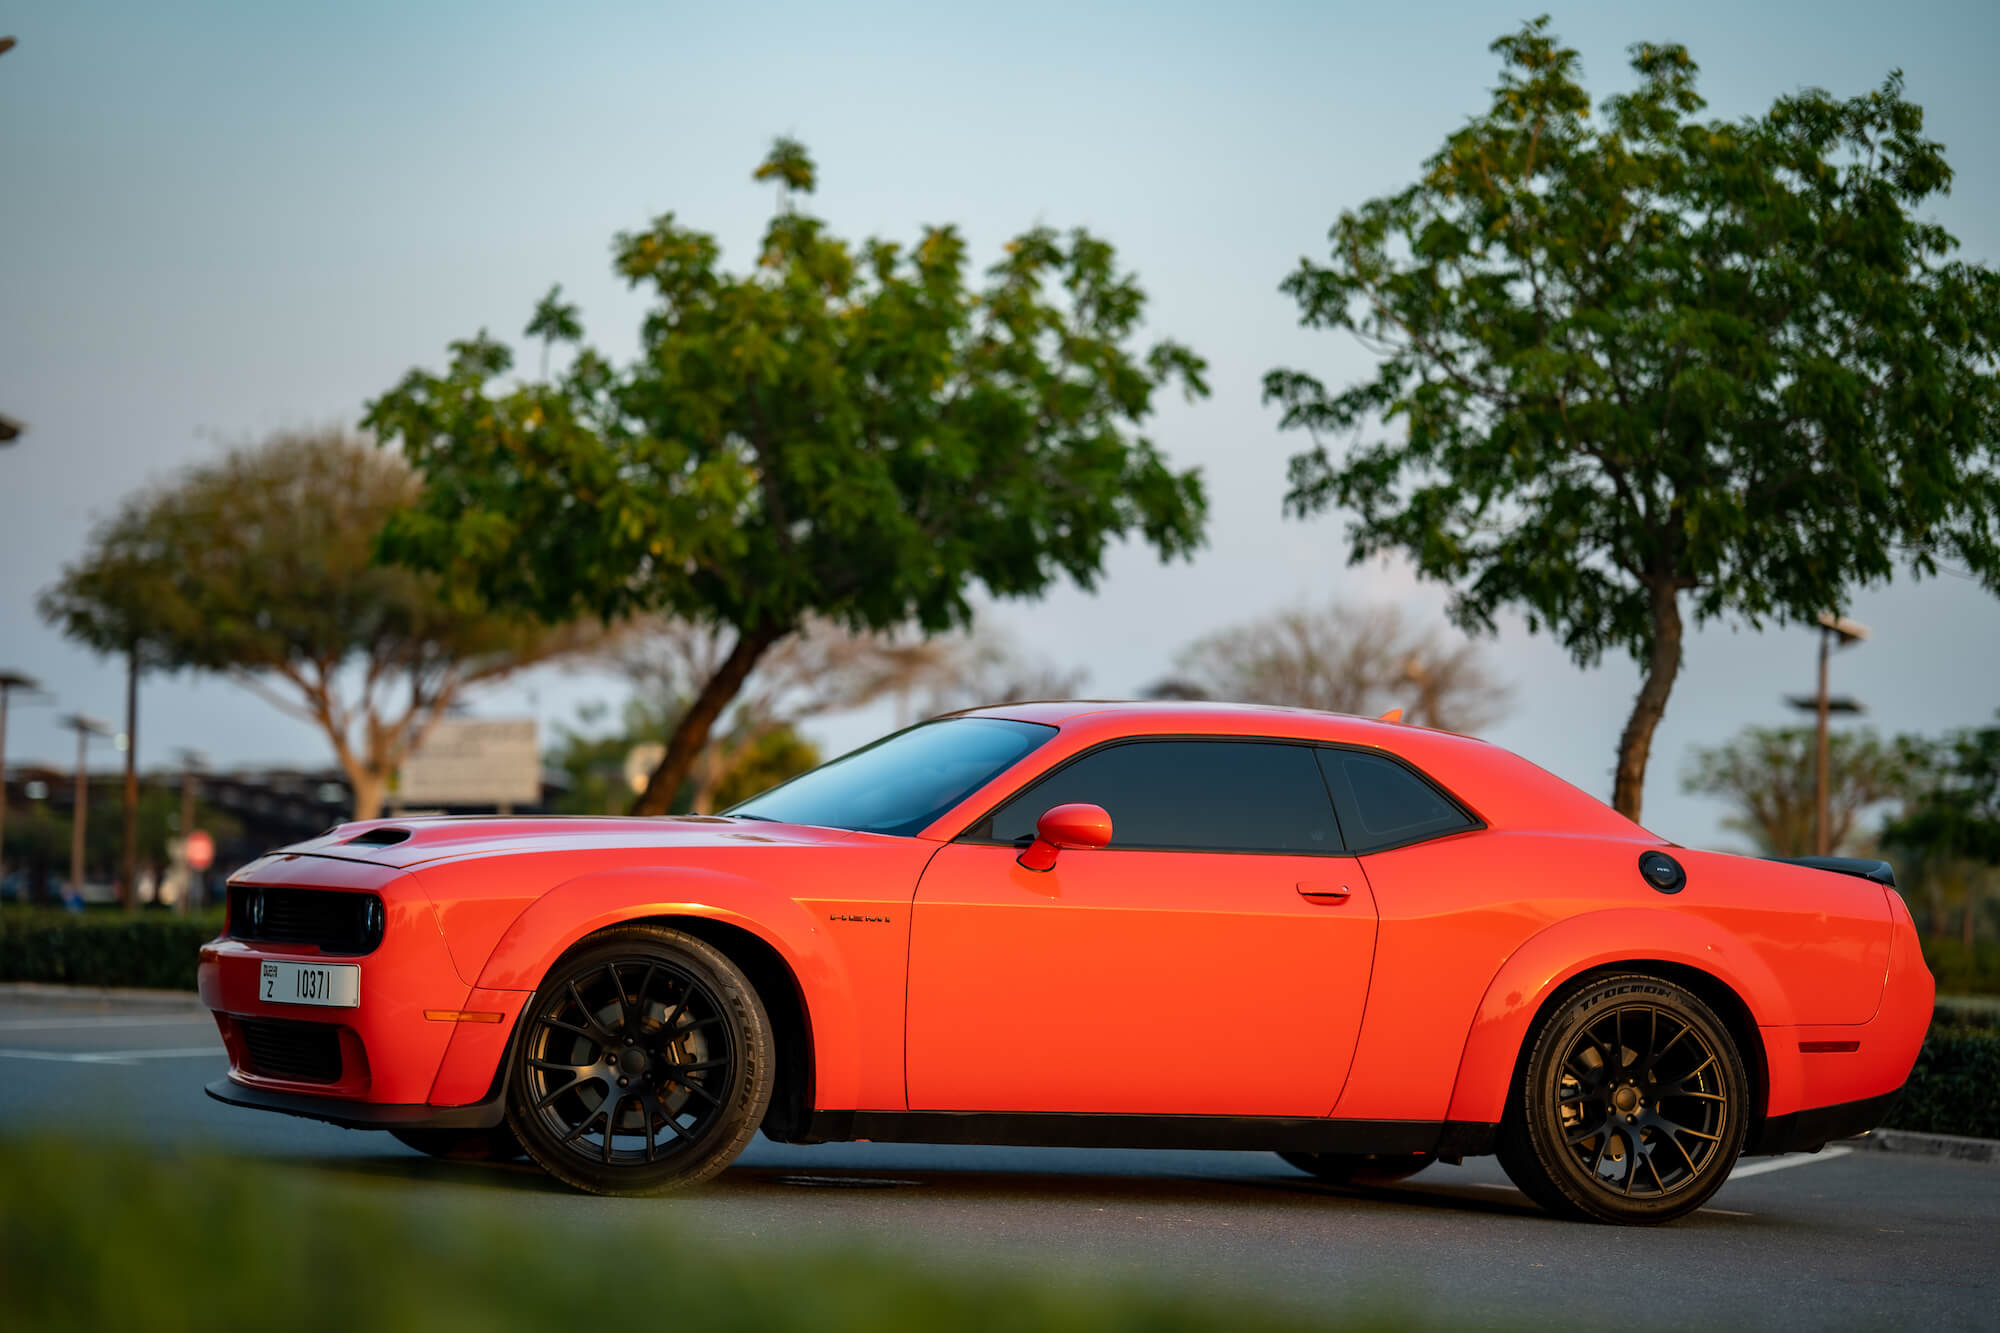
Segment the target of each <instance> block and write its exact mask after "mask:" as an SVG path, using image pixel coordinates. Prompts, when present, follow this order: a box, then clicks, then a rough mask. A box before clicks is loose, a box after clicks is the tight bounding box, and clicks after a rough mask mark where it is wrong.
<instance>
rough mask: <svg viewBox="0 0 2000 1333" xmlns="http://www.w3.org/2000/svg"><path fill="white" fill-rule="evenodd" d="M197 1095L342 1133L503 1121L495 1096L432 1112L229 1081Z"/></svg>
mask: <svg viewBox="0 0 2000 1333" xmlns="http://www.w3.org/2000/svg"><path fill="white" fill-rule="evenodd" d="M202 1091H204V1092H206V1093H207V1094H208V1095H209V1096H211V1097H213V1098H215V1100H217V1101H219V1102H227V1103H228V1104H229V1105H231V1106H242V1107H247V1108H249V1109H250V1110H253V1111H276V1112H278V1113H279V1114H281V1115H296V1116H304V1117H305V1118H306V1119H307V1120H324V1121H325V1122H326V1123H327V1124H329V1125H341V1126H343V1127H345V1128H347V1129H492V1128H493V1127H494V1126H496V1125H498V1124H499V1123H500V1122H501V1121H502V1120H505V1119H506V1118H507V1112H506V1109H505V1107H504V1105H503V1104H502V1101H501V1098H500V1097H499V1096H498V1095H495V1096H493V1097H489V1098H487V1099H486V1100H485V1101H482V1102H474V1103H473V1104H472V1105H471V1106H432V1105H430V1104H429V1103H427V1102H426V1103H419V1104H417V1105H398V1104H393V1103H389V1102H359V1101H343V1100H339V1099H336V1098H332V1097H320V1096H310V1097H309V1096H300V1095H299V1094H297V1093H287V1092H273V1091H271V1090H269V1089H266V1088H257V1087H250V1086H248V1085H246V1084H243V1083H239V1082H237V1081H236V1080H235V1079H231V1078H219V1079H217V1080H215V1082H213V1083H211V1084H209V1085H208V1086H207V1087H206V1088H204V1089H202Z"/></svg>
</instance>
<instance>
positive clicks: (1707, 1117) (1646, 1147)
mask: <svg viewBox="0 0 2000 1333" xmlns="http://www.w3.org/2000/svg"><path fill="white" fill-rule="evenodd" d="M1532 1040H1533V1044H1532V1046H1531V1048H1530V1050H1529V1053H1528V1059H1527V1061H1526V1068H1525V1070H1524V1073H1523V1076H1522V1079H1521V1082H1520V1084H1519V1085H1518V1086H1517V1087H1516V1088H1515V1090H1514V1093H1513V1095H1512V1096H1511V1097H1510V1098H1509V1100H1508V1107H1507V1113H1506V1116H1505V1118H1504V1119H1503V1120H1502V1122H1501V1125H1500V1139H1499V1144H1498V1148H1499V1154H1500V1165H1501V1166H1502V1167H1503V1168H1505V1170H1506V1172H1507V1174H1508V1176H1509V1177H1510V1178H1512V1180H1513V1181H1514V1183H1515V1184H1516V1185H1518V1186H1520V1188H1521V1192H1522V1193H1524V1194H1526V1195H1527V1196H1528V1197H1529V1198H1531V1199H1533V1200H1535V1201H1536V1202H1537V1203H1539V1204H1541V1205H1542V1206H1543V1207H1545V1208H1547V1209H1549V1210H1550V1211H1551V1212H1554V1213H1557V1214H1560V1215H1563V1216H1569V1217H1580V1218H1590V1219H1593V1220H1595V1221H1599V1222H1620V1223H1626V1224H1628V1225H1648V1224H1653V1223H1659V1222H1668V1221H1672V1220H1673V1219H1674V1218H1677V1217H1682V1216H1685V1215H1686V1214H1688V1213H1691V1212H1693V1211H1694V1210H1695V1209H1697V1208H1699V1207H1701V1205H1702V1204H1704V1203H1705V1202H1707V1201H1708V1198H1709V1196H1710V1195H1712V1194H1714V1193H1715V1191H1716V1190H1718V1189H1720V1188H1721V1187H1722V1183H1723V1181H1725V1180H1727V1179H1728V1178H1729V1172H1730V1169H1731V1168H1732V1167H1734V1166H1735V1164H1736V1158H1737V1155H1738V1154H1739V1153H1740V1152H1742V1150H1743V1138H1744V1133H1745V1131H1746V1129H1747V1128H1748V1126H1749V1113H1750V1079H1749V1076H1748V1075H1747V1074H1746V1073H1745V1071H1744V1068H1743V1057H1742V1055H1741V1054H1740V1053H1739V1052H1738V1051H1737V1049H1736V1043H1735V1042H1734V1041H1733V1040H1731V1038H1730V1036H1729V1031H1728V1029H1727V1028H1725V1027H1724V1026H1723V1025H1722V1021H1721V1020H1720V1019H1718V1018H1717V1017H1716V1016H1715V1013H1714V1011H1713V1010H1711V1009H1710V1008H1709V1007H1708V1006H1707V1005H1706V1004H1704V1003H1703V1002H1702V1001H1701V999H1700V998H1699V997H1698V996H1696V995H1695V994H1694V993H1693V992H1692V991H1689V990H1687V989H1686V988H1684V987H1681V986H1677V985H1675V984H1674V983H1672V982H1670V981H1662V980H1661V979H1659V978H1658V977H1648V976H1637V975H1622V976H1608V977H1602V978H1599V979H1597V980H1595V981H1592V982H1591V983H1590V984H1588V985H1586V986H1585V987H1584V988H1583V989H1582V990H1579V991H1578V992H1576V993H1575V994H1574V995H1572V996H1570V997H1569V998H1568V999H1567V1000H1565V1001H1564V1002H1563V1003H1562V1004H1561V1005H1560V1006H1559V1007H1558V1008H1557V1009H1556V1010H1555V1011H1554V1012H1553V1013H1551V1014H1550V1015H1549V1016H1548V1017H1547V1018H1546V1019H1545V1020H1543V1022H1542V1024H1541V1026H1540V1027H1539V1028H1538V1029H1537V1030H1536V1032H1535V1033H1534V1036H1533V1039H1532Z"/></svg>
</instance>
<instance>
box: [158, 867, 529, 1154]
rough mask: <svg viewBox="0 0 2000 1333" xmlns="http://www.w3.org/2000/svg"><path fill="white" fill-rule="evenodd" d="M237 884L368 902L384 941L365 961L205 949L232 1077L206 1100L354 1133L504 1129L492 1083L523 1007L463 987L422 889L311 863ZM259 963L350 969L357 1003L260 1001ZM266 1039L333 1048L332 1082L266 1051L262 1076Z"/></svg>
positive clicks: (287, 950)
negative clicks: (471, 1017) (368, 897)
mask: <svg viewBox="0 0 2000 1333" xmlns="http://www.w3.org/2000/svg"><path fill="white" fill-rule="evenodd" d="M236 882H237V883H239V884H255V885H262V886H268V887H285V888H299V889H316V890H322V891H329V892H357V893H361V892H366V893H374V894H377V895H379V896H380V897H381V899H382V902H383V906H384V909H385V912H386V922H385V925H384V929H383V932H382V937H381V943H380V944H379V945H378V946H377V947H376V948H375V949H374V950H373V951H372V952H370V953H367V954H362V955H338V954H328V953H323V952H321V951H320V950H319V949H317V948H314V947H313V946H311V945H295V944H271V943H262V942H251V941H245V940H238V939H231V938H227V937H225V938H221V939H216V940H211V941H209V943H207V944H205V945H203V946H202V949H201V958H200V963H199V966H198V969H197V979H198V985H199V988H200V991H201V998H202V1002H203V1003H204V1004H205V1005H207V1006H208V1008H209V1009H210V1010H211V1011H212V1012H213V1014H214V1016H215V1021H216V1026H217V1027H218V1028H219V1029H220V1030H221V1033H222V1040H223V1045H224V1046H225V1047H226V1048H227V1050H228V1052H229V1066H230V1067H229V1076H228V1078H227V1079H223V1080H219V1081H218V1082H217V1084H215V1085H214V1086H211V1087H210V1088H209V1089H208V1092H209V1095H210V1096H213V1097H215V1098H216V1099H217V1100H219V1101H225V1102H228V1103H230V1104H231V1105H236V1106H247V1107H252V1108H255V1109H260V1110H273V1111H281V1112H285V1113H288V1114H293V1115H307V1116H311V1117H312V1118H315V1119H320V1120H326V1121H329V1122H331V1123H334V1124H347V1125H354V1126H357V1127H359V1126H373V1127H376V1128H389V1127H397V1128H401V1127H413V1126H418V1125H428V1124H438V1123H439V1118H440V1117H444V1118H445V1119H448V1120H450V1121H452V1122H453V1123H454V1124H456V1123H457V1121H458V1120H459V1119H461V1118H463V1117H465V1116H470V1117H471V1123H470V1124H469V1125H468V1126H467V1127H472V1128H483V1127H490V1126H491V1125H493V1124H497V1123H498V1119H497V1117H498V1109H497V1107H498V1103H497V1100H495V1099H496V1095H497V1092H498V1083H499V1073H500V1070H501V1069H502V1067H503V1064H504V1056H505V1053H506V1048H507V1043H508V1039H509V1037H510V1035H511V1033H512V1031H513V1027H514V1020H515V1019H516V1018H517V1017H518V1016H519V1014H520V1010H521V1007H522V1005H523V1003H524V1002H525V1001H526V999H527V998H528V997H527V994H526V993H525V992H516V991H486V990H481V989H479V988H477V987H471V986H467V985H466V984H465V982H464V981H463V980H462V979H461V978H460V977H459V975H458V971H457V969H456V967H454V966H453V963H452V959H451V954H450V951H449V950H448V949H447V948H446V946H445V941H444V937H443V936H442V935H441V934H440V933H439V930H438V923H437V914H436V912H435V911H434V910H433V908H432V906H431V902H430V899H429V897H428V896H427V895H426V894H425V893H424V891H423V889H422V887H421V886H420V885H419V884H417V883H416V882H415V881H414V880H412V879H410V878H408V877H407V876H405V875H403V874H402V872H399V871H396V870H393V869H390V868H387V867H382V866H376V865H370V864H365V863H360V862H354V861H344V860H338V859H334V858H329V857H312V856H284V857H273V858H267V859H266V860H264V861H262V862H258V863H257V864H256V865H254V866H253V867H251V869H250V871H249V874H248V876H247V877H245V878H241V879H239V880H238V881H236ZM267 960H269V961H282V962H297V963H335V964H346V965H354V966H358V967H359V968H360V969H361V991H360V1003H359V1005H357V1006H355V1007H353V1008H330V1007H320V1006H313V1005H296V1004H276V1003H272V1002H269V1001H266V1000H264V999H263V998H262V997H261V995H260V994H259V989H260V988H259V978H260V974H261V970H262V964H263V963H264V962H265V961H267ZM467 1012H472V1013H477V1014H480V1015H484V1016H486V1019H487V1021H482V1022H470V1021H462V1020H461V1019H460V1018H459V1017H458V1016H459V1015H462V1014H465V1013H467ZM496 1015H497V1021H494V1016H496ZM246 1025H247V1026H246ZM260 1025H262V1026H260ZM327 1033H330V1034H331V1037H330V1038H329V1037H328V1036H326V1035H324V1034H327ZM273 1039H294V1040H299V1041H306V1040H310V1041H311V1042H313V1043H314V1044H315V1045H316V1047H317V1048H319V1049H321V1050H324V1049H326V1048H328V1047H337V1049H338V1052H339V1055H338V1060H337V1061H333V1060H331V1059H328V1060H324V1061H320V1062H317V1063H318V1065H319V1066H320V1067H321V1068H322V1069H324V1070H325V1074H326V1075H330V1076H321V1077H316V1078H302V1077H299V1076H297V1069H298V1068H299V1067H301V1066H302V1064H303V1063H304V1062H284V1061H273V1060H271V1059H270V1058H269V1051H270V1047H269V1046H268V1045H266V1046H265V1047H264V1048H263V1049H264V1051H265V1057H266V1058H265V1059H264V1060H263V1062H262V1063H261V1064H260V1060H259V1052H258V1046H257V1043H258V1042H259V1041H260V1040H261V1041H264V1042H269V1041H271V1040H273ZM282 1070H289V1071H291V1072H288V1073H286V1072H281V1071H282ZM488 1103H492V1105H491V1106H489V1105H488Z"/></svg>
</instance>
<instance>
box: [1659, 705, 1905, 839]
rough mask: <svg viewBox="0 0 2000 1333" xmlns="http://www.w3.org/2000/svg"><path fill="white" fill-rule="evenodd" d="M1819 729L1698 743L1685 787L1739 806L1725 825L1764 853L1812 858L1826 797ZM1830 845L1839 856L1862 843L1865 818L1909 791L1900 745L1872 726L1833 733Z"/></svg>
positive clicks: (1751, 732) (1752, 732) (1776, 730)
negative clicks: (1822, 795)
mask: <svg viewBox="0 0 2000 1333" xmlns="http://www.w3.org/2000/svg"><path fill="white" fill-rule="evenodd" d="M1818 740H1819V738H1818V733H1817V732H1815V731H1814V730H1813V729H1812V728H1811V727H1748V728H1746V729H1744V730H1743V731H1741V732H1739V733H1737V735H1736V736H1735V737H1733V738H1732V739H1730V740H1729V741H1727V742H1725V743H1724V744H1722V745H1717V746H1698V747H1696V748H1695V750H1694V751H1693V753H1692V755H1691V756H1690V760H1689V763H1688V766H1687V768H1686V770H1685V771H1684V772H1683V773H1682V775H1681V788H1682V790H1684V791H1687V792H1691V793H1694V794H1696V795H1700V796H1715V797H1720V798H1721V799H1723V800H1726V801H1728V802H1729V803H1730V806H1731V810H1730V813H1729V815H1728V817H1727V818H1725V819H1724V820H1723V821H1722V826H1723V827H1724V828H1727V829H1731V830H1733V831H1735V832H1737V833H1741V834H1743V835H1744V836H1745V837H1747V838H1749V839H1750V840H1751V842H1752V843H1753V844H1754V845H1755V846H1756V849H1757V851H1758V852H1759V853H1760V854H1761V855H1764V856H1810V855H1812V851H1813V819H1814V817H1815V814H1814V812H1815V809H1816V803H1817V800H1818V790H1819V788H1818V782H1819V778H1818V755H1819V747H1818ZM1826 754H1827V846H1828V848H1829V849H1830V850H1831V852H1832V854H1833V855H1835V856H1841V855H1850V854H1853V853H1854V852H1856V851H1859V850H1860V848H1859V847H1857V846H1855V842H1856V840H1857V839H1858V838H1860V837H1861V836H1862V834H1863V830H1862V829H1861V827H1860V819H1861V815H1862V814H1863V812H1865V811H1866V810H1867V809H1868V808H1869V807H1870V806H1875V805H1880V804H1881V803H1882V802H1884V801H1890V800H1895V799H1896V798H1898V797H1900V796H1901V795H1903V794H1904V792H1905V790H1906V786H1905V784H1906V782H1907V780H1908V776H1909V768H1908V765H1907V764H1906V762H1905V761H1904V758H1903V754H1902V752H1901V750H1900V749H1899V747H1897V746H1894V745H1889V744H1885V743H1884V742H1883V741H1882V739H1881V738H1880V737H1878V736H1876V735H1875V733H1874V732H1872V731H1837V732H1834V733H1832V734H1831V735H1830V736H1828V737H1827V748H1826Z"/></svg>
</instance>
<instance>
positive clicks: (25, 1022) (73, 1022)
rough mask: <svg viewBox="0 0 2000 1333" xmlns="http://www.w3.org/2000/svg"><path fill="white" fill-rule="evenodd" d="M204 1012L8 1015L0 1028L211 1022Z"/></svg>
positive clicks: (24, 1029)
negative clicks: (68, 1015)
mask: <svg viewBox="0 0 2000 1333" xmlns="http://www.w3.org/2000/svg"><path fill="white" fill-rule="evenodd" d="M214 1021H215V1020H214V1019H212V1018H210V1017H209V1016H208V1014H207V1013H206V1012H203V1013H199V1014H177V1015H175V1016H173V1017H171V1018H170V1017H167V1016H165V1015H162V1014H136V1015H129V1016H123V1017H121V1016H119V1015H117V1014H92V1015H91V1016H89V1017H87V1018H79V1017H76V1016H70V1017H66V1018H10V1019H6V1020H5V1021H0V1032H43V1031H50V1032H53V1031H55V1030H56V1029H58V1028H157V1027H175V1026H181V1027H186V1026H188V1025H190V1024H195V1023H213V1022H214Z"/></svg>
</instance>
